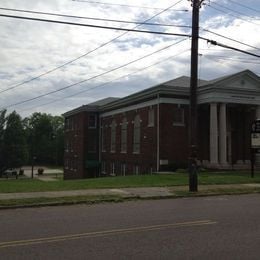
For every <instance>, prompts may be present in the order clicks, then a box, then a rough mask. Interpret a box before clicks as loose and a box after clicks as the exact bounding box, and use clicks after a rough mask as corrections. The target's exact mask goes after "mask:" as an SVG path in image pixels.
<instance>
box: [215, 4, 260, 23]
mask: <svg viewBox="0 0 260 260" xmlns="http://www.w3.org/2000/svg"><path fill="white" fill-rule="evenodd" d="M211 3H212V4H214V5H216V6H218V7H221V8H224V9H226V10H228V11H231V12H233V13H237V14H239V15H242V16H245V17H248V18H250V19H255V20H259V19H256V18H255V17H252V16H250V15H248V14H245V13H242V12H239V11H237V10H235V9H231V8H229V7H227V6H225V5H220V4H218V3H217V2H215V1H212V2H211Z"/></svg>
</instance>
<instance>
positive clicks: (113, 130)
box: [111, 120, 116, 152]
mask: <svg viewBox="0 0 260 260" xmlns="http://www.w3.org/2000/svg"><path fill="white" fill-rule="evenodd" d="M115 151H116V121H115V120H113V121H112V124H111V152H115Z"/></svg>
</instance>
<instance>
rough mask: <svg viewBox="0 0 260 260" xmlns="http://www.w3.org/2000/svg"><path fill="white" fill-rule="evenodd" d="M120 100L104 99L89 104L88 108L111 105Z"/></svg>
mask: <svg viewBox="0 0 260 260" xmlns="http://www.w3.org/2000/svg"><path fill="white" fill-rule="evenodd" d="M118 99H119V98H116V97H108V98H103V99H100V100H97V101H95V102H93V103H89V104H88V106H104V105H106V104H108V103H111V102H113V101H116V100H118Z"/></svg>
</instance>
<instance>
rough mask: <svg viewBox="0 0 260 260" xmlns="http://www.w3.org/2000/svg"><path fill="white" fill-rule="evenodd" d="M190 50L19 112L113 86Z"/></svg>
mask: <svg viewBox="0 0 260 260" xmlns="http://www.w3.org/2000/svg"><path fill="white" fill-rule="evenodd" d="M189 50H190V49H186V50H184V51H182V52H179V53H178V54H175V55H172V56H170V57H168V58H166V59H163V60H160V61H157V62H155V63H153V64H151V65H149V66H146V67H143V68H141V69H138V70H136V71H134V72H130V73H128V74H125V75H123V76H120V77H118V78H115V79H112V80H110V81H107V82H105V83H102V84H99V85H97V86H94V87H91V88H88V89H84V90H81V91H78V92H76V93H73V94H70V95H68V96H65V97H61V98H58V99H55V100H51V101H49V102H47V103H44V104H40V105H36V106H33V107H30V108H26V109H22V110H19V111H20V112H24V111H28V110H32V109H34V108H38V107H42V106H47V105H50V104H53V103H56V102H59V101H61V100H64V99H66V98H71V97H74V96H77V95H80V94H83V93H86V92H88V91H91V90H94V89H97V88H101V87H105V86H107V85H109V84H111V83H113V82H115V81H118V80H120V79H123V78H125V77H129V76H131V75H134V74H138V73H140V72H142V71H144V70H147V69H149V68H151V67H153V66H156V65H158V64H160V63H163V62H166V61H168V60H171V59H173V58H175V57H177V56H179V55H182V54H183V53H185V52H187V51H189Z"/></svg>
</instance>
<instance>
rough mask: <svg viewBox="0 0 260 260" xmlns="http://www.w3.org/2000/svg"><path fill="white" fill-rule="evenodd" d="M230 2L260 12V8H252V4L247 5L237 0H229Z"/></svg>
mask: <svg viewBox="0 0 260 260" xmlns="http://www.w3.org/2000/svg"><path fill="white" fill-rule="evenodd" d="M229 2H231V3H233V4H235V5H238V6H241V7H244V8H246V9H248V10H251V11H254V12H257V13H260V10H257V9H255V8H252V7H251V6H248V5H245V4H241V3H238V2H235V1H233V0H229Z"/></svg>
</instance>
